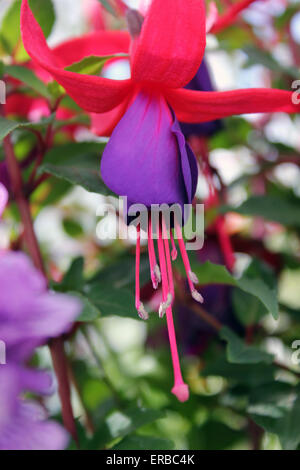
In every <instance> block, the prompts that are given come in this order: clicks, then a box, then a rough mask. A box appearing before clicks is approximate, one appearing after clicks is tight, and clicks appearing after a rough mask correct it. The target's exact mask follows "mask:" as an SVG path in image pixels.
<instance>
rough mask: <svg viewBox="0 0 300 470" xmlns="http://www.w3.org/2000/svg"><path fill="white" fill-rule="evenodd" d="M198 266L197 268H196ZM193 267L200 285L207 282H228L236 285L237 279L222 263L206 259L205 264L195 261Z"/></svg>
mask: <svg viewBox="0 0 300 470" xmlns="http://www.w3.org/2000/svg"><path fill="white" fill-rule="evenodd" d="M195 268H196V270H195ZM193 269H194V271H195V273H196V274H197V277H198V279H199V284H200V285H206V284H227V285H231V286H234V285H235V283H236V281H235V279H234V278H233V277H232V275H231V274H230V273H229V272H228V271H227V269H226V268H225V266H222V265H221V264H213V263H211V262H210V261H206V262H205V263H204V264H200V263H197V264H196V263H195V264H194V263H193Z"/></svg>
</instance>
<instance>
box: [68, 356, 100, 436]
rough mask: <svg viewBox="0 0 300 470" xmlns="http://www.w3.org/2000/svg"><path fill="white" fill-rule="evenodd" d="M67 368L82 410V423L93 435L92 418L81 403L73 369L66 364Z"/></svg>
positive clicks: (80, 395)
mask: <svg viewBox="0 0 300 470" xmlns="http://www.w3.org/2000/svg"><path fill="white" fill-rule="evenodd" d="M68 367H69V376H70V379H71V382H72V384H73V387H74V389H75V390H76V393H77V396H78V399H79V401H80V404H81V408H82V410H83V412H84V421H85V427H86V430H87V431H88V432H89V433H90V434H94V432H95V427H94V423H93V421H92V418H91V416H90V414H89V412H88V410H87V409H86V407H85V404H84V401H83V398H82V394H81V390H80V387H79V385H78V382H77V379H76V376H75V374H74V371H73V369H72V367H71V364H70V363H69V364H68Z"/></svg>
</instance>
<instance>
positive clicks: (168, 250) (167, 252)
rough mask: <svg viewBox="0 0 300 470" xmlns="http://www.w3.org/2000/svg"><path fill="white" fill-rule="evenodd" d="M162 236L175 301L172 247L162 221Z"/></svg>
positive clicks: (170, 285)
mask: <svg viewBox="0 0 300 470" xmlns="http://www.w3.org/2000/svg"><path fill="white" fill-rule="evenodd" d="M170 232H171V230H170ZM162 235H163V240H164V246H165V254H166V260H167V270H168V279H169V287H170V292H171V294H172V298H173V300H174V297H175V289H174V281H173V271H172V261H171V254H170V246H169V240H168V232H167V228H166V223H165V221H164V220H162Z"/></svg>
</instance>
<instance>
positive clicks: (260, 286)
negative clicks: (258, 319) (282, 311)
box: [179, 256, 278, 319]
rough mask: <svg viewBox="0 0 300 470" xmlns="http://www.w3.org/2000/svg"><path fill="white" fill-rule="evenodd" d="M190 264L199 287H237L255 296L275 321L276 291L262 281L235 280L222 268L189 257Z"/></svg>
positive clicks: (276, 313) (243, 277)
mask: <svg viewBox="0 0 300 470" xmlns="http://www.w3.org/2000/svg"><path fill="white" fill-rule="evenodd" d="M191 262H192V270H193V271H194V272H195V274H196V275H197V277H198V279H199V284H200V285H206V284H226V285H229V286H235V287H238V288H239V289H241V290H243V291H245V292H247V293H248V294H251V295H254V296H256V297H257V298H258V299H259V300H260V302H261V303H262V304H263V305H264V306H265V307H266V309H267V310H268V311H269V312H270V313H271V314H272V315H273V317H274V318H275V319H277V318H278V302H277V295H276V291H275V290H274V289H272V288H270V287H269V286H268V285H267V284H265V283H264V281H263V280H262V279H260V278H256V279H252V278H250V277H247V276H246V275H244V276H242V277H241V278H240V279H235V278H234V277H233V276H232V275H231V274H230V273H229V272H228V271H227V269H226V268H225V267H224V266H222V265H220V264H213V263H211V262H210V261H207V262H206V263H204V264H201V263H199V262H198V261H197V259H195V257H193V256H191ZM179 267H180V265H179Z"/></svg>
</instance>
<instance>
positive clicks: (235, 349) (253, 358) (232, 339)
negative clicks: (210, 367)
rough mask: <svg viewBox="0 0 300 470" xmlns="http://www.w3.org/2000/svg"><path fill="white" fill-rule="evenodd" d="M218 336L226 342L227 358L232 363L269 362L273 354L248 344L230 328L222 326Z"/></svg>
mask: <svg viewBox="0 0 300 470" xmlns="http://www.w3.org/2000/svg"><path fill="white" fill-rule="evenodd" d="M219 334H220V337H221V338H222V339H224V340H225V341H226V342H227V359H228V361H229V362H232V363H234V364H258V363H260V362H266V363H271V362H272V361H273V356H272V355H271V354H268V353H266V352H264V351H261V350H260V349H258V348H256V347H254V346H248V345H247V344H245V342H244V341H242V340H241V339H240V338H239V337H238V336H237V335H236V334H235V333H234V332H233V331H232V330H230V329H229V328H228V327H227V326H224V327H223V328H222V329H221V330H220V333H219Z"/></svg>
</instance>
